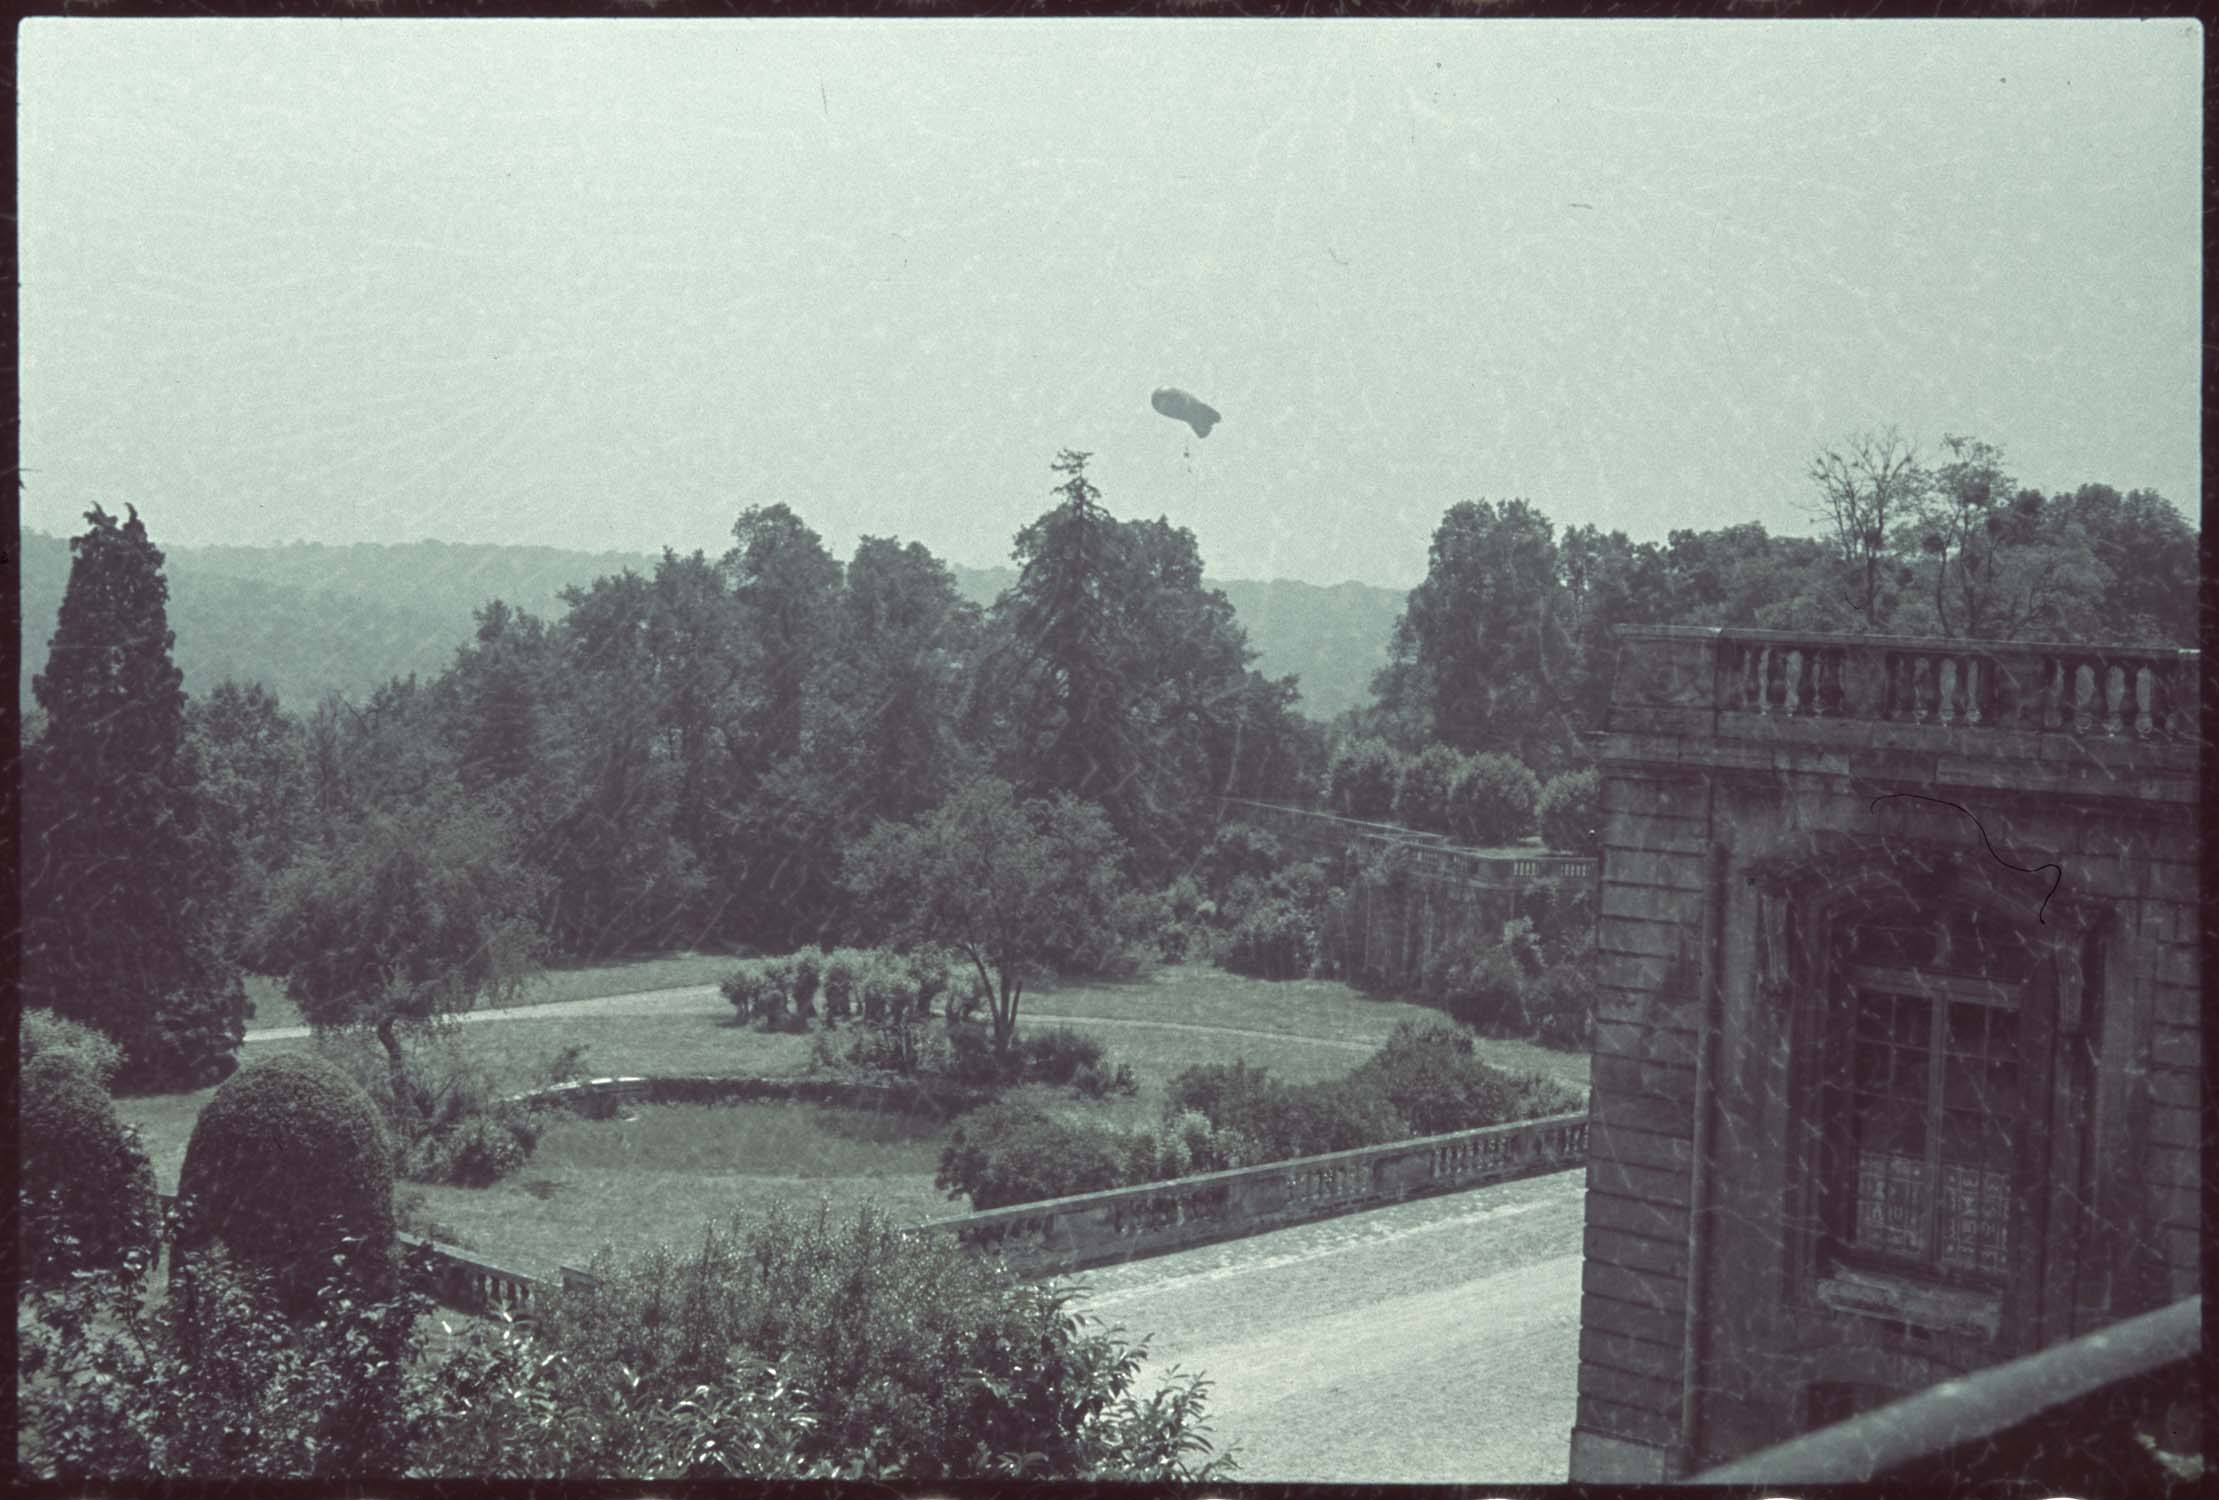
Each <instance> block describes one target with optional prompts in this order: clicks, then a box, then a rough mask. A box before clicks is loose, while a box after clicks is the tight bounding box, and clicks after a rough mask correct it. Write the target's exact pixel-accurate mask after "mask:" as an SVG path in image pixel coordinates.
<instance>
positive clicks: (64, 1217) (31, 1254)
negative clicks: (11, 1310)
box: [16, 1051, 161, 1284]
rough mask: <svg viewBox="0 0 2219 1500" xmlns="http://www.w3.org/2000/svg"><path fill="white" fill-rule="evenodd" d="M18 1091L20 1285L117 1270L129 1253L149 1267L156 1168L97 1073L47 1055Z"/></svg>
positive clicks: (71, 1059)
mask: <svg viewBox="0 0 2219 1500" xmlns="http://www.w3.org/2000/svg"><path fill="white" fill-rule="evenodd" d="M17 1087H18V1089H19V1090H20V1093H19V1098H20V1100H21V1109H20V1113H19V1115H18V1117H17V1121H16V1140H17V1143H18V1148H19V1150H20V1152H21V1161H22V1170H23V1175H22V1177H21V1178H20V1180H19V1181H18V1183H17V1189H16V1191H17V1205H18V1209H19V1217H18V1220H17V1233H18V1236H19V1239H18V1244H19V1246H20V1253H21V1255H22V1260H21V1265H22V1268H23V1279H24V1280H25V1281H27V1282H31V1283H34V1284H46V1283H51V1282H56V1281H63V1280H66V1279H68V1277H69V1275H70V1273H71V1272H73V1271H95V1270H107V1269H111V1268H114V1267H120V1266H122V1265H124V1264H125V1263H126V1262H127V1261H128V1260H129V1259H130V1257H131V1256H132V1254H133V1253H134V1252H137V1253H139V1254H141V1255H143V1256H144V1257H145V1260H144V1263H145V1264H146V1265H148V1266H151V1265H152V1264H153V1263H154V1253H155V1248H156V1241H157V1237H158V1231H159V1227H160V1224H161V1215H160V1213H159V1211H158V1209H157V1206H156V1201H155V1196H154V1172H153V1169H152V1168H151V1167H149V1166H148V1165H147V1159H146V1152H145V1151H144V1150H143V1149H141V1147H140V1145H139V1141H138V1136H137V1133H136V1132H135V1131H132V1130H131V1129H129V1128H128V1127H127V1126H125V1125H124V1124H122V1123H121V1122H120V1121H118V1120H117V1119H116V1107H115V1102H114V1101H113V1100H111V1099H110V1098H109V1097H108V1092H107V1090H106V1089H104V1088H102V1087H101V1086H100V1081H99V1079H98V1077H97V1076H96V1075H95V1074H94V1073H93V1071H92V1070H91V1069H90V1068H88V1067H87V1066H86V1065H85V1064H84V1063H83V1062H82V1061H81V1060H79V1059H78V1058H77V1057H76V1056H73V1055H71V1054H69V1053H66V1052H55V1051H47V1052H43V1053H41V1054H39V1055H38V1056H35V1057H33V1058H32V1059H31V1060H30V1061H29V1062H27V1063H25V1064H24V1065H23V1070H22V1073H21V1076H20V1079H19V1081H18V1084H17Z"/></svg>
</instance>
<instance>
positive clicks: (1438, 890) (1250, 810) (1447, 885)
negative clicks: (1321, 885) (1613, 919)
mask: <svg viewBox="0 0 2219 1500" xmlns="http://www.w3.org/2000/svg"><path fill="white" fill-rule="evenodd" d="M1223 812H1224V816H1225V817H1226V818H1228V819H1231V820H1235V821H1239V822H1244V823H1248V824H1250V825H1251V826H1253V827H1257V828H1261V829H1263V830H1264V831H1266V832H1268V833H1270V834H1271V835H1272V836H1273V837H1274V838H1276V839H1278V840H1279V841H1280V844H1281V846H1282V847H1283V848H1286V849H1288V850H1290V851H1293V852H1295V853H1297V854H1298V855H1300V856H1303V857H1308V858H1331V857H1332V856H1334V855H1338V854H1341V853H1343V852H1349V851H1353V852H1355V853H1357V854H1359V855H1363V856H1370V857H1373V858H1375V859H1388V860H1389V861H1390V863H1391V867H1392V869H1393V871H1394V873H1393V875H1392V876H1391V877H1381V876H1371V877H1367V878H1364V879H1361V880H1359V881H1357V883H1356V884H1355V885H1354V886H1353V887H1352V888H1351V891H1350V898H1351V912H1350V916H1351V920H1350V923H1349V927H1348V931H1347V932H1346V934H1345V935H1344V939H1343V941H1342V944H1341V946H1340V950H1339V951H1338V952H1336V953H1334V954H1332V955H1331V957H1332V959H1333V961H1334V962H1335V963H1336V965H1337V966H1338V967H1339V969H1340V971H1341V972H1342V973H1345V974H1347V975H1349V976H1351V977H1352V978H1356V979H1359V980H1362V981H1365V982H1367V983H1371V984H1378V985H1384V986H1387V987H1389V988H1405V989H1406V988H1409V987H1411V986H1414V985H1415V984H1416V983H1417V980H1418V978H1419V976H1420V975H1422V974H1423V973H1424V971H1425V965H1426V962H1427V960H1428V959H1430V958H1431V957H1432V956H1433V954H1434V953H1436V952H1438V951H1440V950H1441V949H1442V948H1444V947H1455V946H1471V945H1476V944H1479V943H1484V942H1490V941H1492V940H1493V939H1494V938H1495V937H1496V936H1497V935H1498V934H1499V933H1500V932H1501V931H1502V924H1503V923H1505V922H1507V921H1509V920H1510V919H1511V918H1513V917H1515V916H1517V915H1518V914H1519V911H1520V909H1521V902H1522V901H1523V899H1524V898H1525V897H1526V893H1528V892H1530V891H1531V890H1532V889H1533V888H1534V887H1535V886H1537V885H1540V884H1544V883H1552V882H1563V881H1574V880H1593V879H1594V878H1595V875H1596V870H1597V862H1596V861H1595V860H1592V859H1589V858H1586V857H1584V856H1581V855H1568V854H1551V853H1544V852H1542V851H1540V850H1538V849H1537V850H1535V851H1534V852H1533V853H1531V854H1518V855H1510V854H1502V853H1497V852H1486V851H1482V850H1478V849H1470V848H1466V847H1464V846H1462V845H1458V844H1452V843H1450V842H1449V841H1448V840H1447V839H1445V838H1444V837H1442V836H1441V835H1440V834H1437V833H1418V832H1414V831H1413V830H1411V829H1407V828H1403V827H1400V826H1399V825H1396V824H1392V823H1367V822H1362V821H1359V820H1357V819H1354V818H1343V817H1337V816H1335V815H1333V814H1331V813H1321V812H1311V811H1308V810H1307V809H1303V808H1294V807H1282V806H1279V805H1277V804H1275V803H1268V802H1246V801H1242V800H1241V799H1239V798H1227V799H1225V803H1224V809H1223Z"/></svg>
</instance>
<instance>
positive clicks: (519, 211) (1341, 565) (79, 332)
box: [18, 20, 2203, 586]
mask: <svg viewBox="0 0 2219 1500" xmlns="http://www.w3.org/2000/svg"><path fill="white" fill-rule="evenodd" d="M20 39H21V53H20V59H21V62H20V67H21V71H20V99H21V117H20V123H19V131H20V134H19V137H18V141H19V151H20V159H21V173H22V175H21V180H20V194H19V203H20V209H21V248H22V280H23V286H22V300H21V309H22V393H23V394H22V399H23V463H24V465H25V467H26V470H27V471H28V472H27V473H26V475H25V478H24V494H23V517H24V520H25V522H26V524H29V525H33V526H36V527H39V528H41V529H44V530H47V531H52V532H70V531H75V530H80V529H82V523H81V521H80V520H79V516H80V513H81V512H82V511H83V510H84V509H85V508H86V507H87V506H88V505H89V504H91V503H92V502H95V501H98V502H100V503H102V504H105V505H107V506H108V507H109V508H111V509H120V507H121V504H122V502H124V501H126V500H128V501H132V502H134V503H136V504H137V505H138V506H139V508H140V510H141V512H142V514H144V515H145V517H146V519H147V521H148V524H149V526H150V528H151V530H152V531H153V533H154V535H155V537H156V539H157V540H158V541H162V542H167V543H171V544H176V545H193V544H204V543H217V542H233V543H271V542H282V541H288V540H293V539H300V540H305V541H322V542H351V541H413V540H416V539H419V538H423V537H437V538H440V539H443V540H447V541H455V542H520V543H534V544H541V545H549V546H564V547H576V548H583V549H593V550H600V549H611V548H613V549H624V550H642V551H646V550H654V549H657V548H660V547H661V546H663V545H664V544H666V543H667V544H670V545H674V546H677V547H679V548H680V549H681V550H691V549H693V548H695V547H703V548H707V549H709V550H710V551H711V552H712V553H714V552H718V551H721V550H722V548H723V547H724V546H725V545H726V542H727V540H728V532H729V529H730V526H731V523H732V519H733V517H734V516H735V515H736V514H737V513H738V512H739V511H740V510H741V509H742V508H743V507H745V506H748V505H751V504H768V503H771V502H774V501H785V502H786V503H788V504H790V505H792V506H793V507H794V508H795V509H796V510H797V511H799V512H800V513H801V514H802V515H803V516H804V517H805V518H806V519H807V520H808V521H809V522H810V523H811V524H812V525H814V526H815V527H816V528H817V529H818V530H819V531H820V532H822V533H823V534H824V535H825V538H826V540H827V542H828V543H830V544H831V545H832V546H833V548H834V549H835V550H836V551H837V552H839V553H840V554H842V555H843V556H844V555H846V554H847V553H848V551H850V550H851V549H852V547H853V545H854V542H855V539H856V537H857V536H858V535H859V534H888V533H893V534H898V535H901V536H904V537H914V538H916V539H919V540H922V541H923V542H925V543H926V544H927V545H928V546H930V547H931V548H933V549H934V550H935V551H936V552H938V553H940V554H941V555H942V556H944V557H947V558H949V559H951V560H954V561H957V562H964V563H970V564H992V563H998V562H1002V561H1006V560H1007V557H1008V553H1009V545H1010V539H1011V536H1012V534H1013V533H1014V532H1015V531H1016V530H1017V528H1018V527H1019V526H1021V525H1022V524H1024V523H1025V522H1026V521H1027V520H1029V519H1030V518H1032V517H1033V516H1035V515H1037V514H1038V513H1039V512H1040V511H1041V510H1042V509H1043V508H1045V507H1046V505H1047V504H1048V503H1049V501H1050V495H1049V491H1050V487H1051V486H1052V484H1053V483H1054V482H1055V478H1056V476H1055V475H1053V474H1052V473H1051V472H1050V471H1049V467H1048V466H1049V463H1050V461H1051V460H1052V459H1053V458H1054V456H1055V454H1056V452H1057V450H1058V449H1061V448H1066V447H1070V448H1081V449H1088V450H1091V451H1092V452H1093V454H1094V455H1095V456H1094V461H1093V464H1092V467H1091V470H1090V472H1091V473H1092V474H1093V476H1094V478H1095V480H1096V482H1097V483H1098V484H1099V486H1100V488H1101V490H1102V494H1103V499H1104V501H1105V502H1106V503H1107V504H1108V505H1109V507H1110V509H1111V510H1112V511H1114V512H1116V513H1118V514H1120V515H1126V516H1136V515H1151V516H1152V515H1156V514H1167V515H1169V516H1170V517H1171V518H1172V520H1174V521H1175V522H1177V523H1179V524H1182V525H1185V526H1189V527H1191V528H1193V530H1194V532H1195V533H1196V535H1197V536H1198V537H1199V539H1200V541H1201V545H1202V551H1203V557H1204V560H1205V562H1206V564H1207V566H1208V567H1209V569H1210V571H1211V572H1212V573H1214V574H1216V575H1218V576H1223V577H1273V576H1282V577H1293V578H1301V579H1306V580H1309V581H1312V582H1318V583H1332V582H1338V581H1340V580H1342V579H1345V578H1355V579H1360V580H1364V581H1367V582H1374V583H1384V584H1392V585H1397V586H1407V585H1408V584H1410V583H1412V582H1414V581H1415V580H1416V579H1417V578H1419V577H1420V576H1422V575H1423V573H1424V569H1425V554H1426V547H1427V543H1428V540H1429V538H1430V536H1431V532H1432V528H1433V526H1434V525H1435V524H1436V523H1437V522H1438V520H1439V518H1440V515H1441V512H1442V511H1443V510H1444V509H1445V508H1446V507H1447V506H1448V505H1450V504H1452V503H1454V502H1455V501H1458V500H1464V499H1474V498H1482V497H1485V498H1506V497H1510V496H1523V497H1526V498H1528V499H1530V500H1532V501H1533V502H1534V503H1535V504H1537V505H1538V506H1540V507H1541V508H1542V509H1543V510H1544V511H1546V512H1547V513H1548V514H1549V515H1551V516H1552V517H1554V518H1555V519H1556V521H1557V522H1558V523H1559V524H1560V525H1573V524H1580V523H1586V522H1592V523H1594V524H1596V525H1599V526H1602V527H1605V528H1606V529H1607V528H1622V529H1624V530H1625V531H1627V532H1629V533H1630V534H1632V535H1633V536H1635V537H1637V538H1661V537H1662V536H1663V534H1664V533H1665V532H1666V531H1667V530H1669V529H1671V528H1674V527H1680V526H1713V525H1725V524H1730V523H1732V522H1737V521H1745V520H1752V519H1754V520H1760V521H1762V522H1764V523H1765V524H1766V525H1767V526H1768V527H1770V528H1772V529H1773V530H1775V531H1798V532H1808V531H1809V530H1810V529H1811V525H1810V522H1809V520H1808V518H1807V515H1806V512H1805V509H1804V507H1805V503H1806V497H1807V495H1808V493H1809V485H1808V482H1807V480H1806V479H1805V478H1804V470H1805V468H1806V466H1807V464H1808V462H1809V460H1810V457H1811V455H1812V453H1813V451H1814V450H1815V449H1816V448H1817V447H1818V446H1819V445H1821V444H1824V443H1826V442H1829V441H1831V440H1835V439H1838V438H1840V437H1842V436H1843V435H1845V434H1847V433H1849V432H1851V431H1853V430H1855V429H1858V428H1861V427H1866V426H1871V425H1877V424H1885V423H1891V422H1892V423H1896V424H1899V425H1900V426H1901V427H1902V428H1903V430H1904V431H1905V433H1906V434H1907V435H1909V436H1912V437H1913V438H1915V439H1917V440H1919V441H1920V442H1921V443H1922V444H1924V445H1927V446H1933V445H1936V444H1938V442H1939V440H1940V438H1941V437H1942V435H1943V434H1945V433H1950V432H1964V433H1970V434H1974V435H1977V436H1980V437H1983V438H1986V439H1988V440H1989V441H1992V442H1995V443H1998V444H2000V445H2001V446H2002V447H2003V448H2004V450H2005V452H2006V454H2007V456H2008V457H2009V459H2010V460H2011V464H2012V467H2013V469H2014V471H2015V472H2016V474H2017V475H2018V477H2019V478H2020V480H2021V481H2022V482H2024V483H2029V484H2034V485H2037V486H2040V487H2042V488H2044V489H2055V488H2063V487H2070V486H2073V485H2077V484H2080V483H2082V482H2085V481H2089V480H2102V481H2105V482H2108V483H2111V484H2114V485H2117V486H2118V487H2120V488H2121V489H2126V488H2130V487H2135V486H2147V487H2152V488H2156V489H2158V490H2161V491H2163V492H2164V493H2165V494H2166V495H2168V496H2169V497H2171V498H2172V499H2173V500H2175V501H2176V502H2177V503H2178V504H2179V505H2180V506H2181V508H2182V509H2183V511H2185V512H2186V513H2187V514H2188V515H2190V516H2191V518H2193V517H2194V516H2195V515H2196V514H2197V504H2198V480H2199V472H2200V469H2199V457H2198V420H2199V413H2198V406H2197V381H2198V376H2199V373H2200V370H2199V363H2198V339H2199V335H2200V325H2199V317H2200V313H2199V291H2200V286H2201V262H2200V254H2201V238H2200V236H2201V232H2200V219H2199V215H2200V209H2201V175H2200V174H2201V160H2200V153H2201V142H2202V135H2203V127H2202V118H2201V103H2200V98H2199V94H2200V89H2201V84H2202V76H2203V72H2202V69H2203V63H2202V48H2203V41H2202V33H2201V31H2200V30H2199V29H2198V28H2197V27H2196V26H2195V25H2194V24H2193V23H2190V22H2182V21H2160V22H2139V23H2138V22H2117V23H2114V22H2058V21H2038V22H2008V21H1981V22H1959V23H1783V24H1766V23H1754V22H1739V23H1735V22H1716V23H1706V22H1663V23H1636V24H1622V23H1568V22H1566V23H1560V22H1512V23H1483V24H1469V23H1458V22H1432V23H1425V22H1419V23H1409V22H1402V23H1366V22H1341V23H1305V22H1268V23H1257V22H1186V23H1168V22H1078V21H1046V22H1031V23H1024V22H995V21H971V22H960V21H958V22H946V23H935V22H907V23H867V22H855V21H837V20H834V21H812V22H792V23H787V22H772V21H742V22H737V23H728V24H701V23H688V22H640V21H635V22H541V23H516V24H509V23H490V22H388V21H378V20H360V21H330V22H320V21H277V22H252V21H246V22H219V21H199V20H193V21H172V22H159V21H157V22H126V21H104V20H43V21H33V22H31V23H29V24H28V25H27V26H26V27H25V28H24V29H23V31H22V32H21V33H20ZM1163 385H1177V386H1182V387H1184V388H1186V389H1188V390H1191V391H1192V392H1194V393H1195V394H1196V395H1198V396H1200V397H1201V398H1203V399H1204V400H1206V401H1208V402H1210V403H1211V404H1212V405H1214V406H1216V407H1217V408H1218V410H1219V411H1221V412H1222V413H1223V414H1224V421H1223V423H1222V425H1220V426H1219V427H1218V428H1217V429H1216V430H1215V431H1214V432H1213V433H1211V435H1210V436H1209V437H1208V438H1207V439H1196V438H1194V437H1193V436H1192V435H1190V434H1189V433H1188V431H1187V429H1186V428H1185V427H1183V426H1181V425H1180V424H1178V423H1176V422H1173V421H1170V420H1168V419H1166V418H1164V417H1162V416H1159V415H1158V414H1157V413H1156V412H1155V411H1154V410H1152V409H1151V407H1150V405H1149V394H1150V392H1151V391H1152V390H1154V389H1155V388H1156V387H1158V386H1163Z"/></svg>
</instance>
